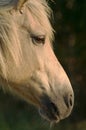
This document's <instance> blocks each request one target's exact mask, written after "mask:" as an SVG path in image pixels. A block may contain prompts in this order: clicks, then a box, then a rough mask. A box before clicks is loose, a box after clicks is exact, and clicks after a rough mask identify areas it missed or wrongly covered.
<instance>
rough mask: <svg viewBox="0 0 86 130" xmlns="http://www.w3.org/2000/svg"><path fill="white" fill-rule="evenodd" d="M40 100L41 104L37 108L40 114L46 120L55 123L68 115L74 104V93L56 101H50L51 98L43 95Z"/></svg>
mask: <svg viewBox="0 0 86 130" xmlns="http://www.w3.org/2000/svg"><path fill="white" fill-rule="evenodd" d="M41 101H42V104H43V105H42V107H41V108H40V110H39V112H40V115H41V116H42V117H43V118H45V119H47V120H48V121H51V122H56V123H57V122H59V121H60V120H61V119H64V118H66V117H68V116H69V115H70V113H71V110H72V108H73V104H74V95H73V94H68V95H65V96H63V98H61V99H60V100H56V101H52V99H50V98H49V97H48V96H46V95H44V96H43V97H42V98H41ZM60 103H61V104H60Z"/></svg>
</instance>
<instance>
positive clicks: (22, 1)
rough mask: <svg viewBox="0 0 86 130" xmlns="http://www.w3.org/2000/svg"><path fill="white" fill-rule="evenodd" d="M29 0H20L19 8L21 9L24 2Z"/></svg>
mask: <svg viewBox="0 0 86 130" xmlns="http://www.w3.org/2000/svg"><path fill="white" fill-rule="evenodd" d="M26 1H27V0H18V3H17V10H20V9H21V7H22V6H23V4H24V3H25V2H26Z"/></svg>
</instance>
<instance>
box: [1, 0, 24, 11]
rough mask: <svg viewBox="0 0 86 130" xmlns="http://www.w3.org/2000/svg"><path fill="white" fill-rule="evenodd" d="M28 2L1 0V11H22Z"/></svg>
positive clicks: (22, 0)
mask: <svg viewBox="0 0 86 130" xmlns="http://www.w3.org/2000/svg"><path fill="white" fill-rule="evenodd" d="M26 1H27V0H0V11H7V10H8V11H10V10H11V9H15V10H20V9H21V7H22V6H23V4H24V3H25V2H26Z"/></svg>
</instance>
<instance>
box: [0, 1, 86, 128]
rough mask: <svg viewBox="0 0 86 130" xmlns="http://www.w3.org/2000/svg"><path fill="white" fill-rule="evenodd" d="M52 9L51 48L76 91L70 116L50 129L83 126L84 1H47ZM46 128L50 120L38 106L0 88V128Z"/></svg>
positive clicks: (85, 114) (85, 107)
mask: <svg viewBox="0 0 86 130" xmlns="http://www.w3.org/2000/svg"><path fill="white" fill-rule="evenodd" d="M49 4H50V6H51V8H52V9H53V12H54V21H53V22H52V23H53V26H54V28H55V31H56V33H55V44H54V50H55V53H56V56H57V57H58V59H59V60H60V62H61V64H62V65H63V67H64V68H65V70H66V72H67V74H68V76H69V78H70V80H71V83H72V86H73V89H74V93H75V106H74V109H73V112H72V114H71V116H70V117H69V118H68V119H65V120H63V121H61V122H60V123H59V124H56V125H55V126H53V127H52V128H51V129H52V130H57V129H58V130H62V129H66V130H73V129H75V130H86V101H85V99H86V85H85V84H86V83H85V81H86V1H85V0H56V1H55V2H51V1H50V2H49ZM40 129H41V130H48V129H50V124H48V122H46V121H44V120H43V119H41V117H40V116H39V114H38V112H37V110H36V109H35V108H33V106H29V105H28V104H26V103H25V102H23V101H20V100H18V99H16V98H14V97H12V96H11V95H9V94H4V93H3V92H2V91H0V130H40Z"/></svg>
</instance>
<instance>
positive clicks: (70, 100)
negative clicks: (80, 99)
mask: <svg viewBox="0 0 86 130" xmlns="http://www.w3.org/2000/svg"><path fill="white" fill-rule="evenodd" d="M69 104H70V106H72V105H73V101H72V95H70V99H69Z"/></svg>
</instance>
